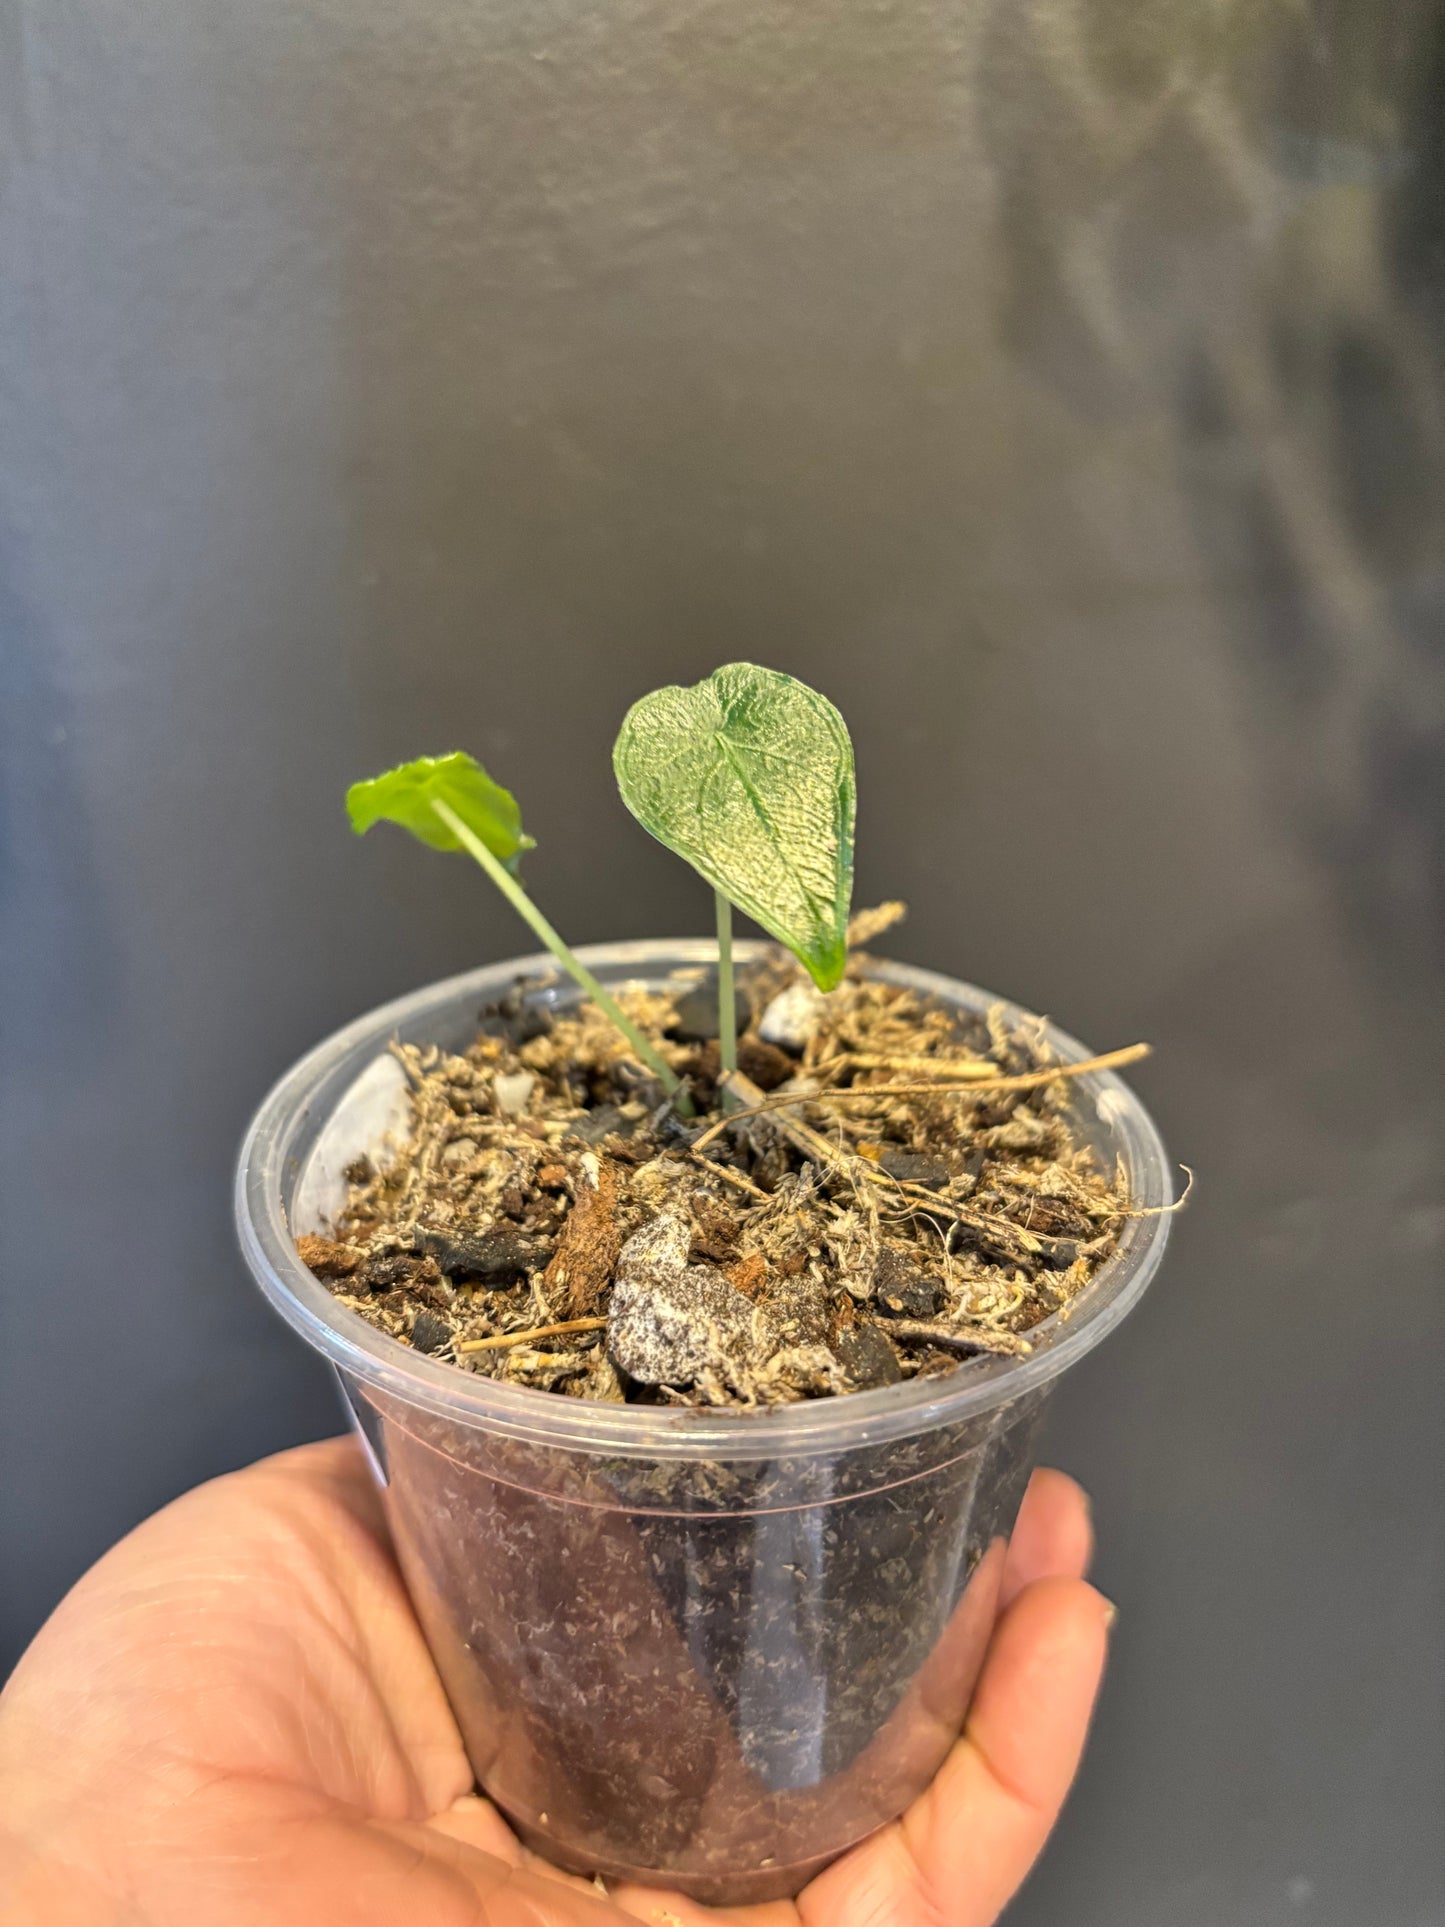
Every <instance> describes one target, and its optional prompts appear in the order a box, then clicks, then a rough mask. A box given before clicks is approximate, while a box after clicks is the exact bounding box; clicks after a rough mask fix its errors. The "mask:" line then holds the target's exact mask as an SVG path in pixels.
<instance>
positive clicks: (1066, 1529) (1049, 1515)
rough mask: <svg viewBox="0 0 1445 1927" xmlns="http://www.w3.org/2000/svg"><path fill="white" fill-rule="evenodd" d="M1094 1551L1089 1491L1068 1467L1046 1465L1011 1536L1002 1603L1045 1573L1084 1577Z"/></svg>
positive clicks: (1033, 1482) (1047, 1575)
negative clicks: (1058, 1468) (1057, 1468)
mask: <svg viewBox="0 0 1445 1927" xmlns="http://www.w3.org/2000/svg"><path fill="white" fill-rule="evenodd" d="M1093 1556H1094V1528H1093V1523H1092V1521H1091V1519H1090V1516H1089V1496H1088V1494H1087V1493H1086V1492H1085V1491H1084V1488H1083V1487H1082V1486H1081V1485H1079V1484H1078V1483H1077V1482H1076V1481H1075V1480H1073V1479H1071V1478H1070V1477H1069V1476H1068V1474H1067V1473H1066V1472H1054V1471H1051V1470H1050V1469H1049V1468H1048V1467H1047V1466H1043V1467H1040V1469H1039V1470H1038V1471H1037V1472H1035V1474H1034V1475H1033V1477H1032V1478H1031V1479H1030V1480H1029V1489H1028V1491H1027V1492H1026V1493H1025V1494H1024V1502H1023V1504H1022V1505H1021V1506H1020V1507H1019V1516H1018V1522H1017V1524H1016V1525H1015V1526H1014V1529H1013V1536H1012V1538H1011V1539H1010V1540H1009V1550H1008V1564H1007V1565H1006V1566H1005V1568H1004V1579H1003V1593H1002V1597H1001V1601H1000V1603H1001V1604H1002V1605H1004V1606H1007V1605H1009V1604H1010V1603H1011V1602H1012V1601H1013V1600H1015V1599H1017V1598H1018V1596H1019V1594H1020V1593H1021V1592H1022V1591H1023V1589H1024V1587H1025V1586H1032V1585H1033V1584H1034V1583H1035V1582H1036V1581H1037V1580H1039V1579H1082V1578H1083V1577H1084V1575H1085V1573H1087V1572H1088V1570H1089V1562H1090V1560H1091V1559H1092V1558H1093Z"/></svg>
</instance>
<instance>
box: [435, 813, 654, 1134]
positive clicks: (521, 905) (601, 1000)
mask: <svg viewBox="0 0 1445 1927" xmlns="http://www.w3.org/2000/svg"><path fill="white" fill-rule="evenodd" d="M432 808H433V809H434V810H435V811H436V813H437V815H438V816H439V817H440V818H441V820H442V822H443V823H445V824H446V826H447V828H448V829H449V830H450V831H451V833H452V835H453V836H454V837H455V838H456V839H457V841H458V843H460V844H461V846H462V848H463V849H464V850H465V851H466V852H467V855H468V856H471V857H474V858H475V859H476V861H477V862H478V863H480V864H481V866H482V868H483V869H484V870H485V871H486V873H487V875H488V876H489V877H490V878H491V879H492V881H493V883H495V884H496V886H497V888H498V889H499V890H500V891H501V893H502V895H503V896H504V897H505V898H506V899H507V901H508V903H510V904H511V906H512V908H513V909H514V910H515V911H516V912H517V915H518V916H519V917H521V918H523V920H524V921H525V922H526V923H528V924H530V926H531V927H532V929H533V930H535V931H536V933H537V935H538V936H539V937H540V938H541V940H542V942H543V943H544V944H545V945H546V946H547V948H548V949H549V950H550V951H551V953H552V955H553V956H554V957H555V958H556V959H557V961H558V963H559V964H561V966H562V968H563V969H564V970H565V971H566V972H567V975H568V976H569V977H571V978H572V980H573V981H574V982H575V983H578V984H580V985H581V986H582V988H583V990H585V991H586V992H587V995H588V996H589V997H590V998H591V999H592V1001H593V1003H594V1004H596V1006H597V1008H598V1009H599V1010H600V1011H602V1012H603V1013H604V1015H606V1016H607V1017H609V1018H610V1019H611V1020H612V1022H613V1023H614V1024H616V1026H617V1028H618V1029H619V1030H620V1031H621V1032H622V1035H623V1036H624V1037H625V1038H626V1039H627V1041H628V1043H629V1044H631V1046H632V1048H633V1049H634V1050H635V1051H636V1052H637V1055H638V1056H639V1057H640V1058H641V1059H642V1061H643V1063H644V1064H646V1066H647V1068H648V1069H649V1070H650V1071H651V1072H652V1073H653V1075H654V1076H655V1077H656V1078H658V1080H659V1081H660V1082H661V1084H662V1088H663V1089H664V1090H665V1091H666V1092H667V1094H668V1096H669V1097H675V1098H676V1099H677V1108H678V1110H679V1111H681V1112H682V1113H683V1115H684V1116H691V1115H692V1106H691V1104H690V1102H689V1101H688V1096H687V1093H686V1091H684V1090H683V1088H682V1085H681V1082H680V1080H679V1078H678V1075H677V1072H676V1071H675V1070H673V1068H672V1066H671V1065H670V1064H667V1063H665V1062H664V1061H663V1059H662V1058H661V1057H660V1056H659V1055H658V1053H657V1051H656V1050H655V1049H654V1048H653V1046H652V1045H651V1044H649V1043H648V1041H647V1039H646V1038H645V1037H644V1036H643V1034H642V1032H641V1031H640V1030H639V1029H638V1028H637V1026H636V1024H634V1023H633V1021H632V1019H631V1018H630V1017H629V1016H628V1015H627V1013H626V1011H625V1010H623V1008H622V1006H621V1005H620V1004H619V1003H618V1002H617V1000H616V998H615V997H611V996H609V995H608V993H607V992H606V991H605V990H604V989H603V988H602V986H601V984H600V983H598V981H597V979H596V978H595V977H594V976H593V975H592V972H591V971H590V970H589V969H588V968H587V966H586V964H584V963H580V962H579V961H578V960H577V958H576V957H574V956H573V955H572V952H571V951H570V950H569V949H568V948H567V946H566V944H565V943H563V941H562V939H561V938H560V937H559V936H558V935H557V932H556V931H555V930H554V929H553V928H552V926H551V924H550V923H548V921H547V919H546V918H545V917H544V916H543V915H542V912H541V911H540V910H539V909H538V908H537V906H536V904H535V903H533V901H532V899H531V898H530V897H529V896H528V895H527V892H526V891H525V890H524V889H523V888H522V886H521V884H520V883H518V881H517V879H516V878H515V877H514V876H513V875H512V873H511V871H510V870H508V869H507V868H506V867H505V865H503V864H502V863H500V862H499V861H498V859H497V858H496V857H494V856H493V855H492V853H491V851H490V850H489V849H488V848H487V846H486V844H485V843H483V842H482V840H481V838H480V837H479V836H475V835H474V834H473V833H472V831H471V830H469V829H468V828H467V826H466V824H465V823H464V822H463V821H462V819H461V818H460V817H459V816H458V815H457V813H456V811H455V810H454V809H452V807H451V806H450V804H447V803H441V802H438V801H437V800H436V799H435V798H433V799H432Z"/></svg>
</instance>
